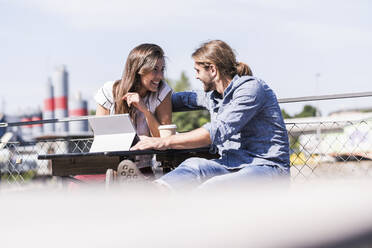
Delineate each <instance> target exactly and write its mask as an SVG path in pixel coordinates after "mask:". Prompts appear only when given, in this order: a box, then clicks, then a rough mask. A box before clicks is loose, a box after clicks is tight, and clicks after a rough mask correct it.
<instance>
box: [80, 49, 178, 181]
mask: <svg viewBox="0 0 372 248" xmlns="http://www.w3.org/2000/svg"><path fill="white" fill-rule="evenodd" d="M164 69H165V60H164V52H163V50H162V49H161V47H159V46H158V45H155V44H141V45H139V46H137V47H135V48H134V49H133V50H132V51H131V52H130V53H129V55H128V58H127V61H126V63H125V67H124V72H123V76H122V78H121V79H119V80H116V81H110V82H106V83H105V84H104V85H103V86H102V87H101V88H100V89H99V90H98V92H97V93H96V95H95V97H94V99H95V100H96V102H97V104H98V105H97V109H96V115H111V114H124V113H129V115H130V117H131V119H132V121H133V124H134V126H135V128H136V131H137V134H138V135H139V136H152V137H159V130H158V127H159V125H166V124H170V123H171V122H172V102H171V95H172V89H171V88H170V87H169V86H168V84H167V83H166V82H165V81H164ZM151 159H152V156H149V155H142V156H136V160H137V161H139V162H137V163H136V164H137V166H138V168H143V169H142V171H143V172H144V173H146V174H151V165H152V161H151ZM75 178H77V179H79V180H82V181H93V180H94V181H98V182H100V181H103V180H104V178H105V175H91V176H88V175H79V176H76V177H75Z"/></svg>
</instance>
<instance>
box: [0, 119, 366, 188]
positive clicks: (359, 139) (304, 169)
mask: <svg viewBox="0 0 372 248" xmlns="http://www.w3.org/2000/svg"><path fill="white" fill-rule="evenodd" d="M315 119H316V118H315ZM315 119H313V120H310V121H309V120H306V119H302V120H291V119H290V120H288V121H287V122H286V127H287V130H288V134H289V141H290V153H291V154H290V161H291V178H292V181H294V182H302V181H308V180H311V179H314V178H330V177H340V176H341V177H355V176H363V177H365V176H370V175H372V168H371V167H372V132H371V128H372V118H364V119H361V120H354V121H351V120H349V121H345V120H341V121H340V120H334V121H330V120H327V121H322V120H320V121H317V120H315ZM11 135H12V134H11V133H5V134H4V135H3V137H2V138H1V142H0V172H1V183H2V184H24V183H25V182H30V181H32V180H36V179H50V178H52V176H51V175H52V171H51V161H48V160H38V159H37V157H38V155H40V154H64V153H82V152H89V149H90V146H91V144H92V141H93V138H92V137H84V138H76V137H68V136H66V137H63V138H62V137H59V138H56V137H55V138H48V139H46V138H44V139H38V140H35V141H32V142H21V141H11V140H12V139H11V138H10V136H11Z"/></svg>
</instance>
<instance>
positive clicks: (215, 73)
mask: <svg viewBox="0 0 372 248" xmlns="http://www.w3.org/2000/svg"><path fill="white" fill-rule="evenodd" d="M209 69H210V70H211V74H212V76H213V77H214V78H215V77H217V68H216V66H215V65H214V64H211V65H210V66H209Z"/></svg>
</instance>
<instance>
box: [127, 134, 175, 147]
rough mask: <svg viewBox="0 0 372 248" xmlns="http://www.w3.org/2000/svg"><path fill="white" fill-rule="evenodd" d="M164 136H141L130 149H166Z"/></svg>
mask: <svg viewBox="0 0 372 248" xmlns="http://www.w3.org/2000/svg"><path fill="white" fill-rule="evenodd" d="M167 143H168V142H167V141H166V138H153V137H146V136H141V138H140V141H139V142H138V143H137V144H136V145H135V146H133V147H132V148H131V149H130V150H149V149H155V150H166V149H168V148H169V147H168V145H167Z"/></svg>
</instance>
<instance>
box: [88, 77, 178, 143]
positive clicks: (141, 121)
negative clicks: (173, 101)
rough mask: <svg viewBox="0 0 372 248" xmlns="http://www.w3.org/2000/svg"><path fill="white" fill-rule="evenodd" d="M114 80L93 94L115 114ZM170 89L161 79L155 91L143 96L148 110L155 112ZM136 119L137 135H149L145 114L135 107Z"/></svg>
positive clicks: (96, 99)
mask: <svg viewBox="0 0 372 248" xmlns="http://www.w3.org/2000/svg"><path fill="white" fill-rule="evenodd" d="M114 83H115V81H109V82H106V83H105V84H104V85H103V86H102V87H101V88H100V89H99V90H98V92H97V93H96V95H95V96H94V100H95V101H96V102H97V103H98V104H99V105H101V106H102V107H104V108H105V109H108V110H110V114H115V104H114V95H113V86H114ZM171 91H172V88H171V87H169V85H168V84H167V83H166V82H165V81H162V82H161V83H160V85H159V89H158V91H156V92H148V93H147V95H146V96H145V97H143V98H142V100H143V102H144V103H145V105H146V107H147V108H148V110H149V111H150V112H151V113H152V114H155V110H156V108H157V107H158V106H159V105H160V103H162V102H163V100H164V98H165V97H166V96H167V95H168V94H169V92H171ZM135 113H136V118H135V119H136V120H135V123H133V124H134V127H135V129H136V131H137V134H138V135H146V136H150V129H149V126H148V125H147V122H146V118H145V115H144V114H143V113H142V112H141V111H139V110H137V109H135Z"/></svg>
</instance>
